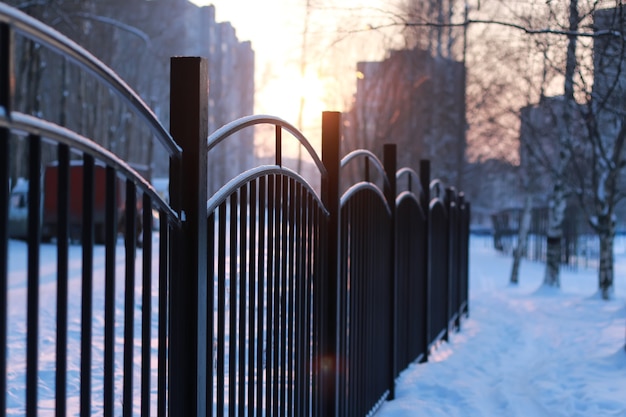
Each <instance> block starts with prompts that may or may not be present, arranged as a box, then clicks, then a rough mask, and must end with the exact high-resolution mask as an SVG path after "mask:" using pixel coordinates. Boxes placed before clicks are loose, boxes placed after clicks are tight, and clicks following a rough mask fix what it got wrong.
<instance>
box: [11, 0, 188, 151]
mask: <svg viewBox="0 0 626 417" xmlns="http://www.w3.org/2000/svg"><path fill="white" fill-rule="evenodd" d="M0 22H3V23H6V24H8V25H10V26H12V27H13V28H15V29H16V30H17V31H19V32H20V33H22V34H23V35H24V36H26V37H28V38H30V39H32V40H35V41H36V42H38V43H42V44H44V45H46V46H48V47H49V48H51V49H52V50H55V51H57V52H58V53H60V54H61V55H63V56H65V57H66V58H68V59H71V60H72V61H74V62H75V63H76V64H78V65H80V66H81V67H82V68H84V69H85V70H87V71H89V72H91V73H92V74H93V75H94V76H96V77H97V78H99V79H100V80H101V81H102V82H104V83H105V84H107V86H108V87H110V88H111V89H112V90H113V91H114V92H115V93H116V94H117V95H118V96H120V97H121V98H122V99H123V100H124V101H126V103H128V104H129V105H130V106H131V107H132V108H133V109H134V111H135V112H136V113H137V114H139V115H140V116H141V117H142V118H143V119H144V121H145V122H147V123H148V125H149V126H150V129H151V130H152V132H153V133H154V134H155V136H156V137H157V138H158V140H159V141H160V142H161V143H162V144H163V146H164V147H165V148H166V149H167V150H168V152H169V154H170V155H172V156H176V157H179V156H180V154H181V152H182V151H181V149H180V147H179V146H178V145H177V144H176V142H175V141H174V139H173V138H172V136H171V135H170V133H169V131H168V130H167V129H166V128H165V127H163V125H162V124H161V122H160V121H159V120H158V119H157V117H156V115H155V114H154V112H153V111H152V110H151V109H150V107H148V105H147V104H146V103H145V102H144V101H143V100H142V99H141V97H139V95H138V94H137V93H136V92H135V91H134V90H133V89H132V88H130V87H129V86H128V84H126V82H124V81H123V80H122V79H121V78H120V77H119V76H118V75H117V74H115V72H113V70H111V69H110V68H109V67H107V66H106V65H105V64H104V63H102V61H100V60H99V59H98V58H96V57H95V56H93V55H92V54H91V53H89V52H88V51H87V50H86V49H84V48H83V47H81V46H80V45H78V44H77V43H76V42H74V41H72V40H71V39H69V38H68V37H66V36H65V35H63V34H61V33H59V32H57V31H56V30H54V29H52V28H51V27H49V26H46V25H44V24H43V23H41V22H40V21H38V20H37V19H34V18H33V17H31V16H28V15H27V14H25V13H23V12H21V11H19V10H17V9H15V8H13V7H10V6H8V5H6V4H4V3H0Z"/></svg>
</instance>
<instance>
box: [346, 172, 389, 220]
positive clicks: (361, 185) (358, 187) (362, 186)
mask: <svg viewBox="0 0 626 417" xmlns="http://www.w3.org/2000/svg"><path fill="white" fill-rule="evenodd" d="M364 190H371V191H373V192H374V193H375V194H376V195H378V197H379V198H380V200H381V201H382V202H383V204H384V205H385V209H386V210H387V214H389V215H390V216H391V208H390V207H389V203H388V202H387V199H386V198H385V195H384V194H383V192H382V191H381V190H380V188H378V187H377V186H376V185H374V184H372V183H371V182H367V181H361V182H357V183H356V184H354V185H353V186H352V187H350V188H348V189H347V190H346V192H345V193H343V195H342V196H341V199H340V202H339V206H340V207H343V205H344V204H346V203H347V202H348V200H349V199H350V198H351V197H352V196H353V195H354V194H356V193H358V192H361V191H364Z"/></svg>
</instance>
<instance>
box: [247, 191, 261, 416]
mask: <svg viewBox="0 0 626 417" xmlns="http://www.w3.org/2000/svg"><path fill="white" fill-rule="evenodd" d="M257 184H258V181H257V180H255V181H253V182H252V183H250V196H249V199H248V201H249V203H248V206H249V210H250V212H249V216H248V218H249V223H248V224H249V235H248V236H249V237H248V256H249V263H248V265H249V268H248V294H249V300H250V302H249V308H248V415H249V416H251V417H252V416H254V411H255V408H257V409H258V408H259V405H258V404H256V403H255V401H254V395H255V393H256V387H257V386H258V384H259V381H258V379H257V378H255V371H256V361H258V359H259V357H258V356H256V357H255V345H256V344H259V343H261V341H260V340H259V338H258V337H255V327H256V323H255V317H256V315H257V314H258V312H260V310H261V309H262V308H263V307H262V306H261V305H260V304H256V306H255V302H256V270H255V267H256V259H257V252H256V248H257V241H256V222H257Z"/></svg>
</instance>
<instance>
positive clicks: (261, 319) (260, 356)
mask: <svg viewBox="0 0 626 417" xmlns="http://www.w3.org/2000/svg"><path fill="white" fill-rule="evenodd" d="M266 190H267V188H266V178H265V177H261V178H259V192H258V194H259V199H258V211H259V233H258V239H259V255H258V268H257V274H258V284H257V288H258V290H257V308H258V309H259V312H258V318H257V323H258V334H257V338H258V340H257V347H256V357H257V363H256V377H257V381H258V382H257V387H256V401H257V409H256V417H262V416H263V411H264V407H263V366H264V352H263V347H264V344H263V343H264V334H265V331H264V329H263V325H264V323H265V314H264V312H265V285H266V284H265V279H264V278H265V231H266V229H265V219H266V213H267V206H266V195H267V194H266V193H267V191H266ZM268 262H269V259H268ZM265 408H266V409H267V405H266V406H265Z"/></svg>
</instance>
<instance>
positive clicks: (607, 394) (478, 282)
mask: <svg viewBox="0 0 626 417" xmlns="http://www.w3.org/2000/svg"><path fill="white" fill-rule="evenodd" d="M476 243H477V242H474V243H473V245H472V252H471V265H470V314H471V317H470V319H469V320H466V321H465V322H464V323H463V330H462V332H461V333H457V334H453V335H452V338H451V341H450V343H444V344H442V345H440V346H439V348H438V349H437V351H436V352H434V353H433V354H432V356H431V358H430V362H429V363H426V364H422V365H412V366H411V367H410V368H409V369H408V370H407V371H405V372H404V373H403V374H402V375H401V376H400V378H399V380H398V387H397V391H396V400H394V401H392V402H387V403H386V404H385V405H384V406H383V407H382V409H381V411H380V412H379V413H378V414H377V417H389V416H550V417H555V416H625V415H626V352H625V351H624V348H623V347H624V339H625V332H626V306H625V295H626V276H625V275H626V274H625V273H626V271H625V270H624V267H626V256H624V255H623V254H621V255H619V256H618V258H616V259H617V261H618V265H617V268H618V269H617V273H616V275H617V282H616V296H617V297H616V300H614V301H610V302H604V301H602V300H600V299H599V297H597V296H596V295H595V293H596V286H597V283H596V282H597V281H596V280H597V278H596V273H595V271H594V270H579V271H577V272H576V271H568V270H565V271H563V274H562V287H563V288H562V290H561V291H559V292H551V291H546V290H544V289H539V290H538V288H540V284H541V278H542V273H543V267H542V265H540V264H535V263H530V262H524V263H523V265H522V276H521V280H520V282H521V284H520V286H519V287H512V286H509V285H508V275H509V271H510V269H509V268H510V267H511V260H510V258H508V257H505V256H500V255H499V254H497V253H494V251H493V250H492V249H491V248H490V247H489V246H488V244H476Z"/></svg>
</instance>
